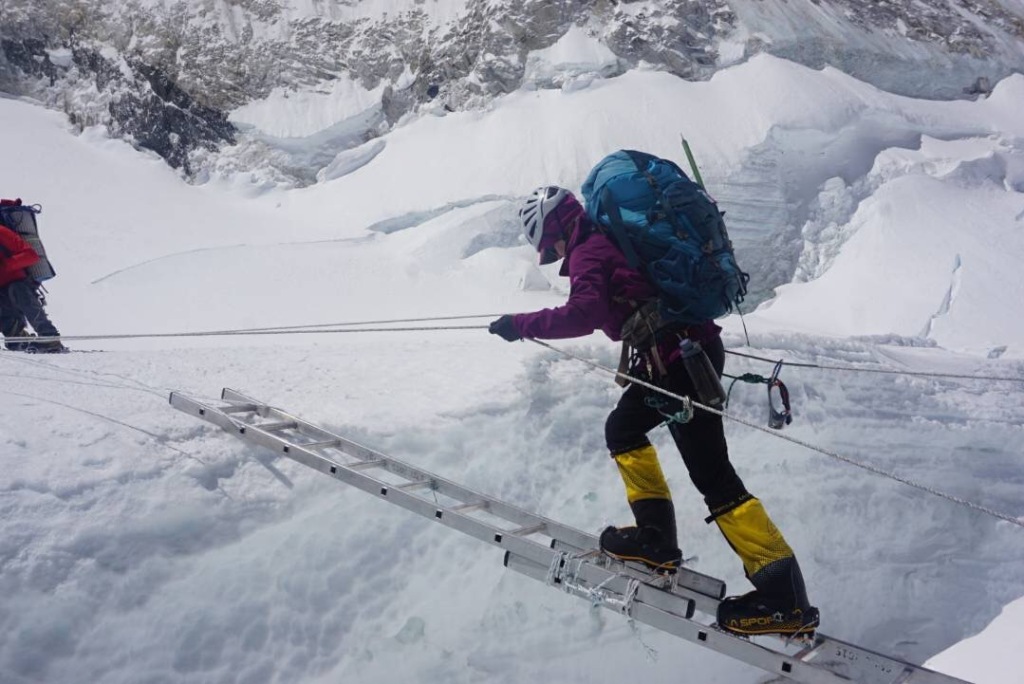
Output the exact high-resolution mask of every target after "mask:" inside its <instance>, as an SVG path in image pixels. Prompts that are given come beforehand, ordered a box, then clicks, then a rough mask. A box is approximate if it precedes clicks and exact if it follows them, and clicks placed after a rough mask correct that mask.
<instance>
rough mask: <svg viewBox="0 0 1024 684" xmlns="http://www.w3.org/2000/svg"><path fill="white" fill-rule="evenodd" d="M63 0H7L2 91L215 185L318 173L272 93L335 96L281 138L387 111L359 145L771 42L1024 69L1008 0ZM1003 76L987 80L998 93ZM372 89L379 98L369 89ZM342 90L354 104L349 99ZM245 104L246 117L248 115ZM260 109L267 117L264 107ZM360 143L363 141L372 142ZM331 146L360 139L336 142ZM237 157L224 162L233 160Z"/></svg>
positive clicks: (366, 127)
mask: <svg viewBox="0 0 1024 684" xmlns="http://www.w3.org/2000/svg"><path fill="white" fill-rule="evenodd" d="M75 6H76V11H75V12H65V11H64V10H63V8H64V5H63V4H62V3H60V2H57V1H56V0H17V1H15V2H7V3H5V5H4V10H3V12H4V15H3V21H2V22H0V91H6V92H10V93H14V94H27V95H31V96H33V97H36V98H38V99H40V100H42V101H44V102H46V103H47V104H48V105H49V106H52V107H55V108H58V109H61V110H63V111H66V112H67V113H68V114H69V115H70V116H71V118H72V120H73V122H74V123H75V124H76V125H77V126H79V127H82V126H88V125H94V124H102V125H106V126H107V127H108V128H109V129H110V130H111V132H112V133H113V134H114V135H117V136H119V137H125V138H126V139H129V140H132V141H133V142H134V143H135V144H137V145H139V146H141V147H144V148H147V149H152V150H154V151H156V152H157V153H158V154H160V155H161V156H162V157H164V158H165V159H167V160H168V161H169V162H170V163H171V164H172V165H173V166H175V167H178V168H183V169H184V170H185V171H186V173H187V174H188V175H193V176H196V177H198V178H205V177H207V172H208V171H209V169H210V168H212V167H213V166H215V165H216V164H217V155H216V153H211V150H219V149H221V148H223V147H224V146H226V145H232V144H233V143H235V142H236V140H238V141H240V142H241V143H242V144H243V145H245V146H247V147H248V148H249V150H248V151H247V152H246V153H245V154H240V155H237V156H236V159H235V160H234V163H233V166H234V167H238V168H242V169H244V170H249V169H252V168H255V167H258V166H259V165H260V162H259V161H258V160H260V159H263V160H268V161H266V162H264V163H265V164H267V165H269V167H270V168H272V169H274V171H275V173H276V174H277V178H278V180H282V181H283V180H290V181H292V182H298V183H309V182H312V180H313V179H315V178H316V174H317V171H318V169H311V168H309V167H308V166H303V165H302V163H303V162H305V161H306V160H296V159H293V158H291V157H290V155H289V154H288V153H287V152H286V151H284V152H282V150H281V149H280V148H278V147H275V146H274V145H273V144H271V143H269V142H268V141H267V140H265V139H262V138H260V137H259V136H258V135H257V136H255V137H251V136H250V135H249V131H242V132H241V134H240V135H239V132H238V131H236V130H233V127H232V126H230V125H229V124H228V122H227V121H226V118H227V116H228V115H229V114H232V113H233V114H232V120H236V121H246V117H247V116H251V115H252V113H253V112H254V111H255V110H258V109H259V107H260V104H259V103H260V102H262V101H265V100H266V99H267V98H271V99H282V98H284V97H288V98H290V99H292V101H293V102H294V103H300V102H304V101H306V98H314V99H316V98H321V97H324V96H327V97H329V98H332V99H333V100H334V101H335V102H337V103H338V105H339V106H338V111H337V113H336V115H335V118H333V119H318V120H313V119H309V118H308V117H304V116H301V115H299V116H297V117H296V118H297V119H298V120H301V121H302V122H303V123H302V124H298V123H296V124H295V125H294V126H291V127H287V130H285V131H282V130H277V131H273V132H271V131H265V133H267V134H268V135H271V136H274V137H290V136H291V135H296V134H308V133H315V132H317V131H315V130H313V129H314V127H316V126H320V127H321V129H320V130H323V129H325V128H329V127H330V126H332V125H335V124H338V123H339V122H340V121H341V119H342V118H343V115H345V114H348V115H351V114H352V113H353V111H354V110H355V109H361V110H364V111H365V110H366V109H367V108H374V109H376V110H377V111H379V116H378V117H375V118H374V117H366V118H365V120H364V121H363V124H362V125H363V129H362V131H361V134H362V137H363V138H364V139H365V138H367V137H373V136H376V135H379V134H380V133H381V132H383V131H384V130H388V129H390V128H391V127H393V126H394V125H396V124H397V123H399V122H401V121H402V120H403V117H405V116H407V115H408V114H409V113H411V112H415V111H419V110H422V109H427V110H430V109H436V110H440V111H443V110H444V109H445V108H448V109H454V110H463V109H477V108H481V107H486V106H487V105H488V103H490V102H491V101H492V100H493V98H494V97H496V96H499V95H502V94H505V93H509V92H513V91H515V90H517V89H519V88H521V87H524V86H527V87H544V88H548V87H563V86H566V87H577V86H579V85H580V84H581V83H586V82H587V81H588V80H589V79H591V78H594V77H606V76H610V75H615V74H619V73H622V72H623V71H624V70H626V69H629V68H636V67H639V66H646V67H654V68H658V69H662V70H665V71H667V72H669V73H672V74H675V75H677V76H682V77H684V78H688V79H707V78H709V77H711V76H712V75H713V74H714V73H716V72H717V71H719V70H720V69H721V68H723V67H724V66H728V65H731V64H735V63H737V62H739V61H742V60H744V59H747V58H749V57H750V56H751V55H753V54H758V53H762V52H768V53H771V54H775V55H779V56H783V57H786V58H787V59H791V60H793V61H796V62H800V63H803V64H806V65H809V66H812V67H814V68H820V67H822V66H825V65H832V66H834V67H837V68H840V69H842V70H844V71H846V72H847V73H850V74H852V75H854V76H856V77H858V78H860V79H862V80H865V81H867V82H871V83H873V84H875V85H878V86H880V87H883V88H884V89H886V90H889V91H892V92H897V93H903V94H909V95H915V96H927V97H941V98H953V97H961V96H963V95H964V91H965V89H966V90H971V89H972V88H973V89H975V90H979V91H985V90H987V89H988V86H989V85H991V84H992V83H995V82H996V81H998V80H999V79H1001V78H1003V77H1005V76H1006V75H1008V74H1009V73H1012V72H1013V71H1020V70H1022V69H1024V48H1022V44H1024V43H1022V36H1024V16H1022V14H1024V10H1022V9H1021V8H1020V6H1019V5H1007V4H1005V3H1000V2H998V1H997V0H971V1H970V2H963V1H957V2H954V1H953V0H943V1H942V2H935V3H925V4H923V5H922V4H920V3H918V4H916V5H906V6H904V5H902V4H899V3H877V2H868V1H866V0H790V1H789V2H785V3H765V2H759V1H753V0H713V1H711V2H700V3H695V2H690V1H688V0H644V1H643V2H630V3H606V2H598V1H593V2H586V3H576V2H568V0H555V1H554V2H533V1H529V0H502V1H498V2H496V1H494V0H486V1H485V0H417V1H414V0H372V1H369V2H364V1H360V2H353V1H352V0H318V1H314V0H245V1H243V2H228V1H227V0H187V1H184V0H183V1H181V2H174V3H166V2H157V1H155V0H153V1H140V0H115V1H114V2H109V1H107V0H77V2H76V5H75ZM986 84H987V85H986ZM366 94H369V96H370V99H371V100H372V101H367V97H368V96H367V95H366ZM342 95H344V96H345V99H346V100H351V102H348V101H346V103H345V104H344V105H342V104H341V102H340V100H341V99H342ZM239 110H241V111H239ZM257 119H258V116H257ZM363 141H364V140H359V141H358V142H360V143H361V142H363ZM334 144H335V145H336V147H335V149H334V150H333V151H334V153H337V152H340V151H342V147H341V146H342V145H347V146H351V141H345V142H342V141H341V140H340V139H335V141H334ZM224 168H226V167H225V166H224V165H222V166H221V169H222V170H223V169H224Z"/></svg>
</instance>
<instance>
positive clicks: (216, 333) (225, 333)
mask: <svg viewBox="0 0 1024 684" xmlns="http://www.w3.org/2000/svg"><path fill="white" fill-rule="evenodd" d="M344 325H366V324H364V323H347V324H344ZM486 329H487V326H486V325H438V326H411V327H402V328H355V329H353V328H347V329H337V328H335V329H331V330H309V329H267V330H261V329H252V330H244V329H243V330H206V331H201V332H177V333H135V334H123V335H59V336H50V337H46V336H39V337H8V338H6V341H8V342H51V341H54V340H64V341H69V340H78V341H81V340H140V339H159V338H173V337H233V336H246V335H321V334H328V333H359V332H428V331H438V330H486Z"/></svg>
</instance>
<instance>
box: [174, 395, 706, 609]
mask: <svg viewBox="0 0 1024 684" xmlns="http://www.w3.org/2000/svg"><path fill="white" fill-rule="evenodd" d="M171 403H172V405H174V406H175V407H176V408H179V409H182V410H187V409H191V410H190V411H188V412H194V413H197V414H198V413H199V409H200V408H205V407H203V406H202V404H199V403H198V402H195V401H194V400H191V399H189V398H187V397H183V396H182V395H174V396H172V401H171ZM202 416H203V417H204V418H205V419H207V420H209V421H210V422H212V423H214V424H216V425H218V426H220V427H223V428H224V429H225V430H226V431H227V432H230V433H231V434H233V435H235V436H236V437H239V438H240V439H242V440H244V441H246V442H250V443H253V444H257V445H259V446H265V447H268V448H270V449H271V450H273V451H276V452H278V453H283V454H284V455H285V456H288V457H289V458H291V459H293V460H295V461H296V462H298V463H301V464H302V465H305V466H307V467H309V468H311V469H313V470H316V471H318V472H321V473H324V474H326V475H330V476H331V477H333V478H335V479H337V480H340V481H342V482H344V483H346V484H349V485H352V486H354V487H356V488H357V489H361V490H363V491H365V492H367V493H369V494H373V495H375V496H377V497H378V498H382V499H387V500H389V501H390V502H391V503H394V504H396V505H398V506H400V507H402V508H405V509H406V510H409V511H411V512H414V513H418V514H419V515H421V516H423V517H425V518H428V519H432V520H435V521H438V522H440V523H441V524H443V525H445V526H447V527H451V528H452V529H455V530H457V531H459V532H462V533H464V534H466V535H468V536H471V537H475V538H476V539H479V540H481V541H484V542H487V543H489V544H492V545H494V546H497V547H499V548H501V549H504V550H506V551H512V552H514V553H516V554H517V555H519V556H523V557H525V558H527V559H529V560H531V561H532V562H534V563H538V564H540V565H543V566H545V567H548V566H550V564H551V563H552V562H553V561H554V560H555V558H556V557H557V556H559V555H560V554H559V552H557V551H555V550H553V549H552V548H551V547H550V545H549V544H541V543H539V542H537V541H534V540H531V539H528V538H526V537H523V536H517V535H516V534H515V532H516V530H504V529H501V528H498V527H496V526H493V525H490V524H488V523H486V522H484V521H481V520H478V519H477V518H474V517H472V516H470V515H466V514H461V513H457V512H453V511H451V510H446V509H445V508H444V507H443V506H440V505H439V504H438V503H437V502H434V501H430V500H428V499H426V498H424V497H422V496H419V495H417V494H414V493H411V492H409V491H406V490H403V489H401V485H393V484H390V483H387V482H383V481H381V480H378V479H376V478H373V477H371V476H368V475H365V474H363V473H362V472H361V471H357V470H355V469H354V468H349V467H347V466H345V465H343V464H339V463H335V462H333V461H331V460H330V459H328V458H325V457H323V456H321V455H320V454H317V453H314V452H312V451H310V450H307V449H304V448H303V447H302V446H301V445H295V444H292V443H290V442H288V441H287V440H286V439H284V438H282V437H281V436H280V435H277V434H274V433H268V432H264V431H261V430H260V429H259V428H258V427H255V426H253V425H250V424H248V423H242V422H239V421H236V420H234V419H233V418H231V417H229V416H227V415H225V414H223V413H220V412H218V411H215V410H210V409H207V410H205V411H204V412H203V413H202ZM286 448H287V451H285V449H286ZM353 465H354V466H357V465H358V464H353ZM534 517H536V516H534ZM581 574H582V575H583V576H585V577H586V578H587V579H588V580H590V581H592V582H593V583H594V584H599V583H601V582H612V581H622V582H627V581H628V580H629V578H628V577H625V576H622V575H621V574H620V573H617V572H614V571H612V570H609V569H606V568H601V567H597V566H595V565H593V564H590V563H583V564H582V570H581ZM648 579H649V578H648ZM644 587H645V588H643V589H642V591H643V592H649V591H658V592H659V593H661V594H662V595H663V596H664V598H663V601H665V602H667V603H668V604H670V605H673V606H675V609H676V610H679V611H681V612H684V613H686V614H692V610H693V598H692V597H690V596H686V595H682V596H678V595H673V594H671V593H669V592H664V591H662V590H660V589H658V588H656V587H651V586H649V585H644ZM687 611H689V612H687Z"/></svg>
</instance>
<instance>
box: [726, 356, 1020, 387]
mask: <svg viewBox="0 0 1024 684" xmlns="http://www.w3.org/2000/svg"><path fill="white" fill-rule="evenodd" d="M725 352H726V353H727V354H733V355H734V356H742V357H743V358H746V359H755V360H757V361H765V362H767V363H778V362H779V359H769V358H766V357H763V356H755V355H754V354H744V353H743V352H738V351H734V350H732V349H726V350H725ZM786 365H788V366H794V367H796V368H817V369H819V370H834V371H851V372H854V373H882V374H885V375H909V376H915V377H923V378H956V379H958V380H994V381H1001V382H1024V378H1021V377H1013V376H1008V375H967V374H960V373H933V372H928V371H901V370H890V369H887V368H855V367H853V366H830V365H827V364H819V363H800V362H797V361H786Z"/></svg>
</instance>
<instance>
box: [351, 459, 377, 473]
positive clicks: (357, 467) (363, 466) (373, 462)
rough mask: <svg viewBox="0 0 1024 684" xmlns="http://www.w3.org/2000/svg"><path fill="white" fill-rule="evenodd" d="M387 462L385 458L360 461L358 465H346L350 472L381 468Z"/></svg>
mask: <svg viewBox="0 0 1024 684" xmlns="http://www.w3.org/2000/svg"><path fill="white" fill-rule="evenodd" d="M384 463H386V461H385V460H384V459H383V458H375V459H372V460H370V461H358V462H357V463H346V464H345V467H346V468H348V469H349V470H366V469H367V468H380V467H381V466H382V465H383V464H384Z"/></svg>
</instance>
